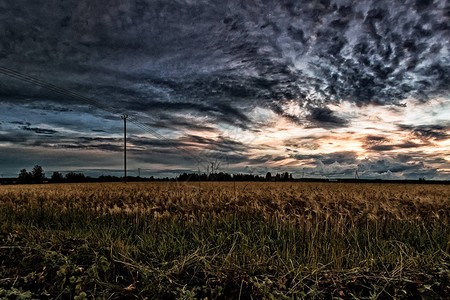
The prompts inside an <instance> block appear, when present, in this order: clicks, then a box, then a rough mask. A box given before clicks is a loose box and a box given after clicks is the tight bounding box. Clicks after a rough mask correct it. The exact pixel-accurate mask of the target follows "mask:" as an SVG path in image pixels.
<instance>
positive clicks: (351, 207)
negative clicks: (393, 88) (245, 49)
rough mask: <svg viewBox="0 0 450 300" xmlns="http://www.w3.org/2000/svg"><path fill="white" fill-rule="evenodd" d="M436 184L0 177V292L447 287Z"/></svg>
mask: <svg viewBox="0 0 450 300" xmlns="http://www.w3.org/2000/svg"><path fill="white" fill-rule="evenodd" d="M449 199H450V189H449V186H448V185H447V186H446V185H419V184H415V185H414V184H378V183H377V184H355V183H312V182H311V183H307V182H284V183H275V182H260V183H255V182H240V183H233V182H227V183H224V182H190V183H189V182H188V183H177V182H150V183H129V184H126V185H125V184H123V183H101V184H100V183H86V184H47V185H15V186H13V185H11V186H0V224H1V227H0V241H1V243H0V261H1V265H0V298H6V299H92V298H96V299H124V298H125V299H155V298H156V299H292V298H294V299H303V298H308V299H331V298H336V299H339V298H342V299H377V298H409V299H413V298H415V299H421V298H423V299H448V298H449V297H450V288H449V275H450V256H449V255H450V243H449V237H450V227H449V217H450V210H449V207H450V200H449Z"/></svg>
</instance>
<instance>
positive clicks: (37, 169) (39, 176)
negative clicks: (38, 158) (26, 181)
mask: <svg viewBox="0 0 450 300" xmlns="http://www.w3.org/2000/svg"><path fill="white" fill-rule="evenodd" d="M31 173H32V175H33V182H34V183H42V182H44V179H45V173H44V170H43V169H42V167H41V166H39V165H35V166H34V168H33V171H31Z"/></svg>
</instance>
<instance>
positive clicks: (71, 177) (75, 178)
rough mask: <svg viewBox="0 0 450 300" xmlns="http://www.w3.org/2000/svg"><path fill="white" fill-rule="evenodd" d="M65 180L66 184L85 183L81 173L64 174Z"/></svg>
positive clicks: (84, 177)
mask: <svg viewBox="0 0 450 300" xmlns="http://www.w3.org/2000/svg"><path fill="white" fill-rule="evenodd" d="M66 180H67V181H68V182H83V181H86V176H84V174H83V173H75V172H69V173H67V174H66Z"/></svg>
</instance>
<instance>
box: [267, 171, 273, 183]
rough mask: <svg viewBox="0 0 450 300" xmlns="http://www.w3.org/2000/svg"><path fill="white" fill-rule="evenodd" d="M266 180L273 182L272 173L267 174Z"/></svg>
mask: <svg viewBox="0 0 450 300" xmlns="http://www.w3.org/2000/svg"><path fill="white" fill-rule="evenodd" d="M266 180H267V181H270V180H272V174H271V173H270V172H267V174H266Z"/></svg>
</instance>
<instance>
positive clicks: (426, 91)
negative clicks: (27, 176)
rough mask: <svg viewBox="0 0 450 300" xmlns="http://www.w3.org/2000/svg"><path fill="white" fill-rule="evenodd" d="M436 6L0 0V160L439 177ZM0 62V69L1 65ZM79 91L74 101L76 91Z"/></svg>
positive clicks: (48, 168) (441, 72) (9, 172)
mask: <svg viewBox="0 0 450 300" xmlns="http://www.w3.org/2000/svg"><path fill="white" fill-rule="evenodd" d="M449 15H450V6H449V5H448V4H447V1H445V0H434V1H433V0H414V1H411V0H407V1H393V0H389V1H383V0H374V1H369V0H367V1H364V0H361V1H331V0H330V1H329V0H321V1H320V0H317V1H294V0H290V1H262V0H261V1H257V0H246V1H233V0H231V1H207V0H202V1H200V0H199V1H195V0H177V1H171V0H160V1H153V0H148V1H129V0H127V1H125V0H122V1H119V0H108V1H105V0H96V1H92V0H89V1H87V0H76V1H56V0H52V1H33V0H21V1H17V0H0V67H2V68H7V69H9V70H15V71H18V72H20V73H21V74H25V75H27V76H31V77H33V78H36V79H39V80H42V81H45V82H48V83H50V84H52V85H55V86H57V87H60V88H62V89H64V90H68V91H71V92H74V93H76V94H77V95H79V96H76V97H69V96H67V95H65V94H64V93H63V94H61V93H55V92H54V91H52V90H51V89H48V88H45V87H42V86H35V85H32V84H30V83H29V82H25V81H23V80H18V79H17V78H12V77H9V76H6V75H5V74H2V73H0V173H1V175H3V176H4V177H15V176H17V174H18V173H19V171H20V170H21V169H23V168H27V169H28V170H31V169H32V167H33V166H34V165H36V164H39V165H41V166H42V167H43V168H44V170H45V172H46V175H47V176H51V173H52V172H53V171H60V172H69V171H77V172H84V173H85V174H86V175H90V176H98V175H102V174H104V175H117V176H121V174H122V173H121V169H122V167H123V156H122V155H123V154H122V152H123V150H122V145H123V121H122V120H121V118H120V115H121V114H127V115H129V119H128V121H129V122H128V124H127V125H128V126H127V134H128V169H129V172H128V174H129V175H131V176H136V175H137V174H138V168H140V169H141V176H151V175H152V176H156V177H165V176H174V175H177V174H179V173H182V172H198V171H200V172H204V171H206V168H207V166H208V165H210V164H211V162H216V163H217V164H219V169H218V170H219V171H223V172H230V173H236V172H242V173H252V174H261V175H264V174H265V173H266V172H271V173H277V172H290V173H293V176H294V177H297V178H298V177H302V176H304V177H319V178H353V177H354V176H355V172H356V171H357V172H358V175H359V177H360V178H371V179H373V178H379V179H419V178H426V179H439V180H450V139H449V137H450V101H449V96H450V93H449V90H450V80H449V74H450V72H449V71H450V55H449V39H450V34H449V32H450V31H449V27H450V20H449ZM3 70H4V69H3ZM86 99H88V100H86Z"/></svg>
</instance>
